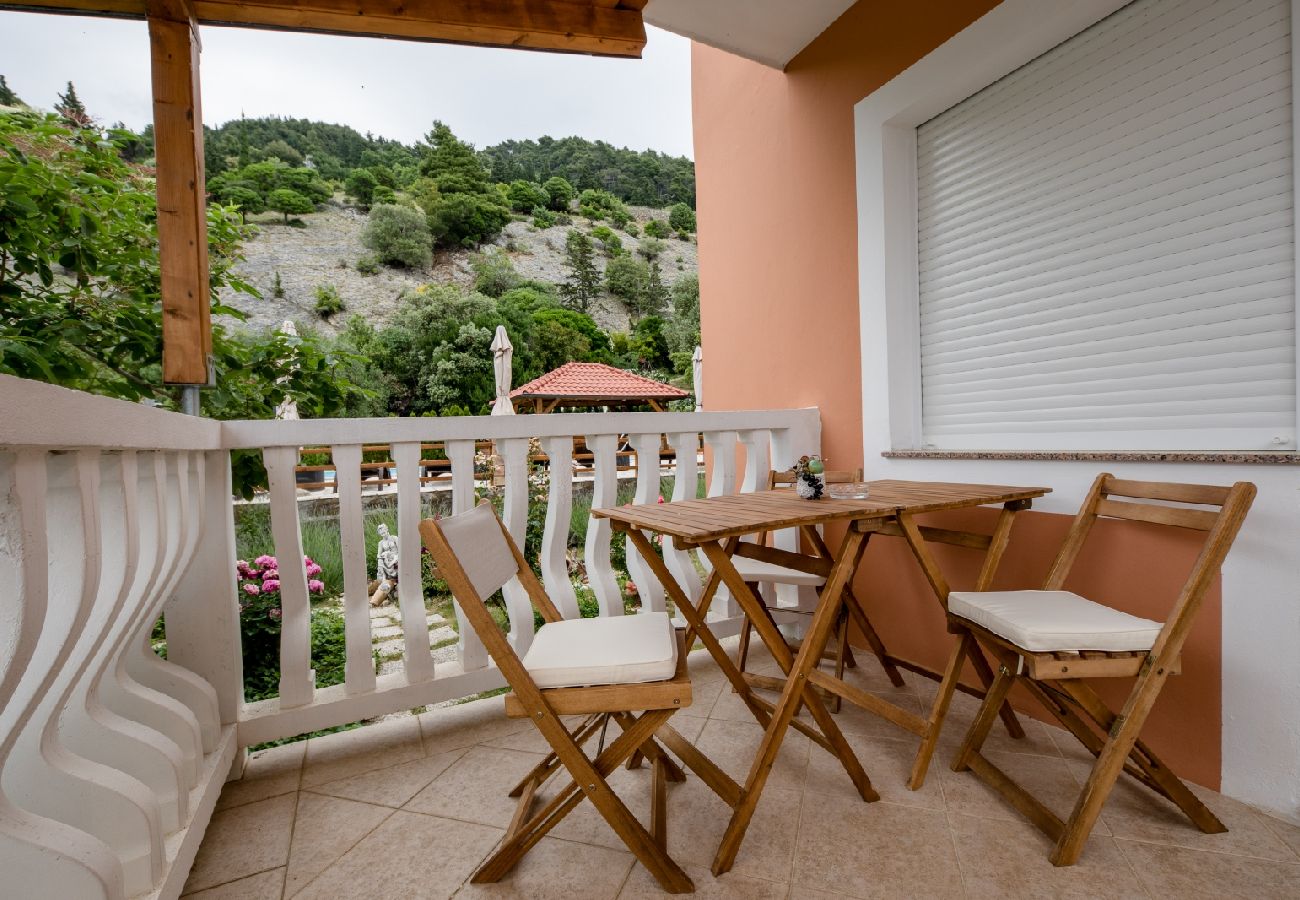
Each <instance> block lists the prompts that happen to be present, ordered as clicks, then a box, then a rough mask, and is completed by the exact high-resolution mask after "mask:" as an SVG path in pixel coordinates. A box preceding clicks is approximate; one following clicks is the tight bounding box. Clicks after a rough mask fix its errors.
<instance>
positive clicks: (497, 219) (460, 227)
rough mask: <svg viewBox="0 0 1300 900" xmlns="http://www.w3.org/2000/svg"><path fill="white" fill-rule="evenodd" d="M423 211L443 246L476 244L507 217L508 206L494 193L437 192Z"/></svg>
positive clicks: (492, 234) (491, 234)
mask: <svg viewBox="0 0 1300 900" xmlns="http://www.w3.org/2000/svg"><path fill="white" fill-rule="evenodd" d="M424 211H425V213H426V214H427V215H428V222H429V231H430V232H431V233H432V234H433V239H434V241H435V242H436V243H437V244H438V245H439V246H443V247H477V246H478V245H479V244H481V243H483V242H484V241H486V240H490V239H491V238H493V237H496V236H497V235H498V234H500V233H501V229H503V228H505V227H506V224H507V223H508V222H509V221H510V210H509V208H507V207H506V205H505V204H504V203H503V202H501V200H500V198H499V197H498V196H497V195H496V194H466V193H453V194H444V193H438V194H436V195H434V196H433V197H431V198H429V200H428V206H426V207H425V210H424Z"/></svg>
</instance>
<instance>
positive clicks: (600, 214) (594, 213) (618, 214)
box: [578, 188, 631, 226]
mask: <svg viewBox="0 0 1300 900" xmlns="http://www.w3.org/2000/svg"><path fill="white" fill-rule="evenodd" d="M578 212H579V213H581V214H582V215H584V216H586V217H587V218H588V219H591V220H592V221H593V222H598V221H600V220H601V219H605V218H608V219H609V220H610V221H612V222H613V223H614V224H615V225H617V226H622V225H624V224H625V223H626V222H627V221H628V220H629V219H630V218H631V214H630V213H628V211H627V207H626V206H624V205H623V201H622V200H620V199H618V198H617V197H615V196H614V195H613V194H611V193H610V192H609V191H598V190H594V189H592V188H588V189H587V190H585V191H583V192H582V193H581V194H579V195H578Z"/></svg>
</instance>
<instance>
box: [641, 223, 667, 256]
mask: <svg viewBox="0 0 1300 900" xmlns="http://www.w3.org/2000/svg"><path fill="white" fill-rule="evenodd" d="M646 230H647V231H649V229H646ZM667 249H668V245H667V244H665V243H664V242H663V241H662V240H660V239H659V238H657V237H653V236H651V235H649V234H647V235H646V236H645V237H643V238H641V242H640V243H639V244H637V248H636V252H637V253H639V254H640V255H641V256H643V257H645V258H646V259H647V260H650V259H658V258H659V257H660V256H662V255H663V252H664V251H665V250H667Z"/></svg>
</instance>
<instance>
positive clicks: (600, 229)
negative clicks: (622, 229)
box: [591, 225, 623, 257]
mask: <svg viewBox="0 0 1300 900" xmlns="http://www.w3.org/2000/svg"><path fill="white" fill-rule="evenodd" d="M591 236H592V237H594V238H595V239H596V240H598V241H600V243H601V245H602V246H603V247H604V248H605V255H606V256H610V257H614V256H618V255H620V254H621V253H622V252H623V239H622V238H620V237H619V236H618V235H617V234H615V233H614V230H613V229H612V228H610V227H609V226H608V225H597V226H596V227H595V228H593V229H591Z"/></svg>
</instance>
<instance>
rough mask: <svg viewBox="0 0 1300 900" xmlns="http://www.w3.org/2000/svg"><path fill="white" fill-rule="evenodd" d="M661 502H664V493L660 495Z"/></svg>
mask: <svg viewBox="0 0 1300 900" xmlns="http://www.w3.org/2000/svg"><path fill="white" fill-rule="evenodd" d="M659 502H660V503H663V502H664V498H663V495H662V494H661V495H660V496H659Z"/></svg>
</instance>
